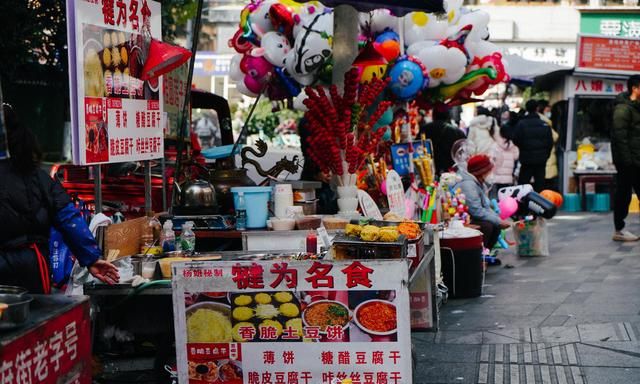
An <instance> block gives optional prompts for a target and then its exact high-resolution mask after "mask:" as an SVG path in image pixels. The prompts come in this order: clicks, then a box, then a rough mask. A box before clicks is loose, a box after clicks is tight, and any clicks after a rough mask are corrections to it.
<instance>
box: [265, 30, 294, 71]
mask: <svg viewBox="0 0 640 384" xmlns="http://www.w3.org/2000/svg"><path fill="white" fill-rule="evenodd" d="M260 47H261V48H262V49H264V58H265V59H267V61H268V62H270V63H271V64H273V65H275V66H276V67H282V66H284V61H285V57H286V56H287V54H288V53H289V51H291V44H289V40H288V39H287V37H286V36H285V35H283V34H282V33H280V32H267V33H265V34H264V36H262V41H261V42H260Z"/></svg>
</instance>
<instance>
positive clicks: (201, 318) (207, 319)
mask: <svg viewBox="0 0 640 384" xmlns="http://www.w3.org/2000/svg"><path fill="white" fill-rule="evenodd" d="M231 339H232V337H231V321H229V318H228V317H227V316H225V315H223V314H222V313H220V312H218V311H216V310H213V309H208V308H199V309H197V310H196V311H195V312H193V313H191V314H190V315H187V340H188V342H189V343H228V342H230V341H231Z"/></svg>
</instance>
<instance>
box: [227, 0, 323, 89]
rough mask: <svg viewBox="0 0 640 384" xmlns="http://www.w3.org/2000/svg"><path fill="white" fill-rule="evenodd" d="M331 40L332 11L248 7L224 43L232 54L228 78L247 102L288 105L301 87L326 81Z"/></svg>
mask: <svg viewBox="0 0 640 384" xmlns="http://www.w3.org/2000/svg"><path fill="white" fill-rule="evenodd" d="M332 39H333V10H332V9H331V8H326V7H324V6H322V5H321V4H319V3H310V4H304V5H303V4H298V3H295V2H293V1H288V0H280V1H276V0H259V1H253V2H251V3H250V4H249V5H247V6H246V7H245V8H244V9H243V10H242V13H241V17H240V25H239V28H238V31H237V32H236V33H235V35H234V36H233V38H232V39H231V40H230V41H229V45H230V46H231V47H232V48H234V49H235V50H236V52H237V54H236V55H235V56H234V57H233V58H232V60H231V73H230V76H231V78H232V79H233V80H234V81H235V82H236V84H237V88H238V91H239V92H240V93H242V94H244V95H246V96H250V97H256V96H258V95H259V94H263V93H264V94H265V95H266V96H267V97H268V98H269V99H270V100H274V101H279V100H288V99H292V98H294V97H296V96H298V95H299V94H300V92H301V89H302V87H305V86H308V85H312V84H314V83H316V82H317V81H318V80H319V79H320V78H322V79H325V80H328V79H330V76H331V56H332V49H333V48H332V46H333V44H332Z"/></svg>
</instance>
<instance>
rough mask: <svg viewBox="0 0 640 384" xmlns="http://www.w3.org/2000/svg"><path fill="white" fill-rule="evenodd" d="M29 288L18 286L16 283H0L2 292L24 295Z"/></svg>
mask: <svg viewBox="0 0 640 384" xmlns="http://www.w3.org/2000/svg"><path fill="white" fill-rule="evenodd" d="M27 292H29V291H27V289H26V288H22V287H17V286H15V285H0V294H6V293H8V294H12V295H17V296H22V295H26V294H27Z"/></svg>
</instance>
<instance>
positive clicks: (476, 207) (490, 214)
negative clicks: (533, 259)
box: [455, 154, 511, 249]
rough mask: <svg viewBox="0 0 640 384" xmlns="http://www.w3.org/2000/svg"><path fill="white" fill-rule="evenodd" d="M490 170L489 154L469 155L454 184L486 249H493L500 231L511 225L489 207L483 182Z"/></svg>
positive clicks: (491, 164)
mask: <svg viewBox="0 0 640 384" xmlns="http://www.w3.org/2000/svg"><path fill="white" fill-rule="evenodd" d="M492 170H493V163H492V162H491V159H490V158H489V156H487V155H485V154H478V155H474V156H471V158H469V160H468V161H467V169H466V170H463V169H458V175H459V176H460V177H461V178H462V180H461V181H459V182H458V183H456V185H455V189H458V188H460V190H461V191H462V193H464V195H465V198H466V204H467V207H468V208H469V215H470V216H471V223H472V224H474V225H477V226H478V227H480V231H481V232H482V237H483V239H482V240H483V243H484V247H485V248H487V249H493V246H494V245H495V244H496V242H497V241H498V237H499V236H500V231H501V230H502V229H506V228H509V226H510V225H511V224H510V223H509V222H508V221H505V220H502V219H500V216H499V215H498V214H497V213H496V212H495V211H494V210H493V209H492V208H491V201H490V200H489V197H488V192H487V191H488V188H487V186H486V184H485V182H486V180H487V178H488V176H489V175H490V174H491V171H492Z"/></svg>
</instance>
